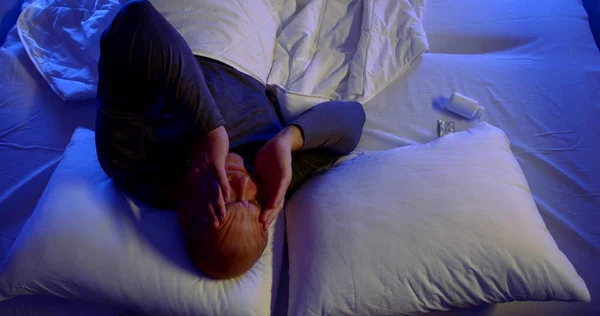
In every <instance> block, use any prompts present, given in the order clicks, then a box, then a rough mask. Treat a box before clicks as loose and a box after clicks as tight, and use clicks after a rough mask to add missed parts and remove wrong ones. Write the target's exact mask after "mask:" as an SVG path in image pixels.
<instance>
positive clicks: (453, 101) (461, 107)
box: [444, 92, 485, 121]
mask: <svg viewBox="0 0 600 316" xmlns="http://www.w3.org/2000/svg"><path fill="white" fill-rule="evenodd" d="M444 108H445V109H446V110H448V111H450V112H453V113H456V114H458V115H460V116H462V117H464V118H467V119H469V120H477V121H481V119H482V117H483V114H484V113H485V107H483V106H481V105H479V102H477V101H475V100H473V99H471V98H468V97H466V96H464V95H462V94H459V93H456V92H455V93H453V94H452V95H451V96H450V99H448V102H446V104H445V105H444Z"/></svg>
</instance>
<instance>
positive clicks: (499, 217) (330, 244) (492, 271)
mask: <svg viewBox="0 0 600 316" xmlns="http://www.w3.org/2000/svg"><path fill="white" fill-rule="evenodd" d="M286 213H287V214H286V222H287V238H288V250H289V269H290V292H289V293H290V295H289V297H290V299H289V315H307V314H311V315H313V314H314V315H316V314H322V315H376V314H386V315H393V314H410V315H412V314H414V313H425V312H430V311H443V310H449V309H451V308H452V307H469V306H474V305H480V304H484V303H496V302H507V301H512V300H536V301H544V300H561V301H583V302H589V301H590V294H589V292H588V290H587V288H586V285H585V283H584V281H583V280H582V279H581V277H579V275H578V274H577V273H576V271H575V269H574V268H573V266H572V265H571V263H570V262H569V261H568V259H567V258H566V257H565V255H564V254H563V253H562V252H561V251H560V250H559V249H558V248H557V246H556V244H555V242H554V240H553V239H552V236H551V235H550V233H549V232H548V231H547V229H546V226H545V225H544V222H543V220H542V218H541V216H540V214H539V213H538V210H537V208H536V205H535V202H534V200H533V198H532V196H531V193H530V190H529V187H528V185H527V181H526V179H525V177H524V175H523V173H522V171H521V168H520V167H519V164H518V163H517V161H516V159H515V158H514V156H513V155H512V152H511V150H510V143H509V141H508V138H507V137H506V135H505V134H504V132H503V131H502V130H500V129H498V128H496V127H493V126H491V125H489V124H487V123H481V124H479V125H476V126H475V127H473V128H471V129H470V130H468V131H465V132H460V133H455V134H450V135H448V136H446V137H444V138H441V139H438V140H436V141H433V142H431V143H428V144H423V145H416V146H406V147H401V148H396V149H392V150H387V151H381V152H369V153H364V154H362V155H360V156H358V157H357V158H355V159H352V160H348V161H345V162H343V163H341V164H339V165H338V166H336V167H334V168H333V169H330V170H329V171H327V172H325V173H322V174H320V175H317V176H314V177H312V178H311V179H309V180H308V181H307V182H306V183H305V184H304V185H303V186H302V187H301V188H300V189H299V190H298V191H297V192H296V193H295V195H294V196H293V197H292V198H291V200H290V202H289V203H288V205H287V208H286Z"/></svg>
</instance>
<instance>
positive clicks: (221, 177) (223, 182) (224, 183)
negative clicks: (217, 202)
mask: <svg viewBox="0 0 600 316" xmlns="http://www.w3.org/2000/svg"><path fill="white" fill-rule="evenodd" d="M216 174H217V179H218V181H219V186H220V187H221V190H222V192H223V199H224V200H225V202H231V187H230V186H229V180H227V173H226V172H225V168H219V169H217V170H216Z"/></svg>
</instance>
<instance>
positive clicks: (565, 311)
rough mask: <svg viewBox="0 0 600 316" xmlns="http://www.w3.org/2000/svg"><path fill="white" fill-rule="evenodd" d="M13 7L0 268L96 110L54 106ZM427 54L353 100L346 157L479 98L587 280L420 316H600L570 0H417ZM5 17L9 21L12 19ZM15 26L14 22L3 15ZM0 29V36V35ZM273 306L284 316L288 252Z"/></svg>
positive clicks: (594, 146)
mask: <svg viewBox="0 0 600 316" xmlns="http://www.w3.org/2000/svg"><path fill="white" fill-rule="evenodd" d="M15 7H18V2H16V1H14V2H13V3H11V1H9V2H8V3H7V4H6V5H5V4H4V2H3V4H2V8H1V9H2V10H0V13H2V14H4V16H5V19H3V24H2V27H3V28H6V30H7V36H6V39H5V41H4V43H3V45H2V48H1V50H0V83H1V86H0V113H1V114H0V117H1V120H0V135H1V136H0V144H1V146H0V152H1V154H0V238H1V239H0V261H2V260H3V259H4V257H5V256H6V254H7V253H8V251H9V249H10V248H11V246H12V244H13V243H14V241H15V239H16V238H17V236H18V235H19V233H20V231H21V229H22V227H23V225H24V224H25V222H26V221H27V219H28V218H29V216H30V215H31V213H32V211H33V210H34V208H35V207H36V203H37V201H38V199H39V197H40V196H41V195H42V192H43V191H44V189H45V187H46V185H47V183H48V180H49V179H50V177H51V175H52V173H53V171H54V169H55V168H56V166H57V165H58V163H59V162H60V161H61V159H62V157H63V153H64V150H65V147H66V146H67V144H68V143H69V141H70V139H71V135H72V134H73V132H74V131H75V129H76V128H77V127H78V126H83V127H86V128H88V129H91V130H93V129H94V119H95V102H94V101H93V100H84V101H64V100H62V99H61V98H59V97H58V96H57V94H56V93H55V92H54V91H53V90H52V89H51V88H50V87H49V85H48V84H47V82H46V81H45V80H44V79H43V78H42V77H41V76H40V73H39V72H38V70H37V69H36V67H35V66H34V65H33V64H32V62H31V60H30V58H29V56H28V55H27V53H26V51H25V49H24V47H23V44H22V43H21V40H20V38H19V36H18V32H17V29H16V28H15V27H12V25H6V24H7V22H4V21H10V20H11V19H14V18H11V16H13V17H14V8H15ZM425 8H426V9H425V11H424V16H423V27H424V29H425V31H426V32H427V39H428V42H429V51H428V52H426V53H423V54H422V55H421V56H420V57H419V58H418V59H417V60H416V61H415V62H414V63H413V64H412V65H411V66H410V68H408V70H407V71H406V72H404V73H402V74H401V75H400V76H399V77H398V78H396V79H395V80H393V82H392V83H391V84H390V85H388V86H387V87H385V88H384V89H383V90H381V91H380V92H378V93H377V94H376V95H375V96H374V97H373V98H370V99H369V100H368V101H367V102H365V104H364V108H365V111H366V114H367V121H366V125H365V128H364V132H363V135H362V138H361V141H360V143H359V145H358V148H357V151H358V152H362V151H377V150H386V149H390V148H395V147H399V146H406V145H414V144H421V143H427V142H430V141H432V140H434V139H436V138H437V125H436V122H437V120H440V119H442V120H453V121H454V122H455V124H456V130H457V131H462V130H466V129H468V128H469V127H470V126H471V125H472V122H469V121H466V120H461V119H460V118H457V117H456V116H453V115H451V114H449V113H448V112H445V111H442V110H439V109H438V107H437V102H438V100H440V99H441V98H444V97H448V96H449V95H451V94H452V93H453V92H460V93H462V94H465V95H467V96H469V97H471V98H473V99H476V100H478V101H479V102H480V103H481V104H482V105H485V107H486V113H485V117H484V119H485V120H486V121H487V122H489V123H491V124H493V125H495V126H497V127H499V128H501V129H503V130H504V131H505V132H506V134H507V136H508V138H509V139H510V141H511V145H512V150H513V152H514V155H515V156H516V158H517V161H518V163H519V164H520V166H521V168H522V169H523V172H524V174H525V176H526V178H527V182H528V183H529V186H530V187H531V191H532V193H533V197H534V199H535V202H536V205H537V207H538V209H539V211H540V213H541V215H542V218H543V220H544V222H545V224H546V226H547V227H548V230H549V231H550V233H551V234H552V237H553V238H554V239H555V241H556V243H557V245H558V247H559V248H560V250H561V251H562V252H563V253H564V254H565V255H566V256H567V257H568V259H569V260H570V261H571V262H572V263H573V265H574V267H575V269H576V270H577V273H578V274H579V275H580V276H581V277H582V279H583V280H584V281H585V283H586V285H587V288H588V289H589V292H590V295H591V297H592V302H591V303H575V302H568V303H567V302H511V303H504V304H494V305H485V306H481V307H476V308H471V309H458V310H454V311H450V312H440V313H432V314H440V315H443V314H457V315H463V314H464V315H598V314H600V305H599V304H597V303H596V302H595V297H596V296H597V295H600V281H599V277H600V272H598V269H597V267H598V266H600V256H599V254H600V237H599V236H600V230H599V228H598V227H599V224H600V213H599V210H600V168H599V167H598V166H597V163H595V159H596V158H597V157H600V145H599V143H598V142H597V141H596V139H595V138H596V136H597V135H598V134H599V133H600V103H599V102H600V101H599V100H600V52H599V49H598V47H597V46H596V44H595V42H594V37H593V34H592V30H591V29H590V25H589V21H588V15H587V12H586V11H585V9H584V6H583V4H582V2H581V1H578V0H560V1H559V0H553V1H501V2H499V1H483V0H482V1H472V0H452V1H450V0H445V1H444V0H429V1H427V2H426V7H425ZM11 12H12V13H11ZM13 21H14V20H13ZM0 34H2V32H0ZM282 257H283V264H282V268H281V278H280V280H279V282H278V284H277V283H276V287H277V288H278V291H277V295H275V296H274V297H273V298H272V300H273V303H272V306H273V308H272V310H273V314H274V315H284V314H286V313H287V310H288V306H287V305H288V296H289V290H288V283H289V280H288V273H287V271H288V268H289V262H288V256H287V250H285V251H284V252H283V254H282ZM0 314H2V315H52V314H56V315H81V314H89V315H135V313H133V312H131V311H128V310H124V309H122V308H117V307H111V306H102V305H95V304H91V303H83V302H76V301H69V300H63V299H58V298H53V297H44V296H32V297H19V298H16V299H11V300H8V301H5V302H1V303H0Z"/></svg>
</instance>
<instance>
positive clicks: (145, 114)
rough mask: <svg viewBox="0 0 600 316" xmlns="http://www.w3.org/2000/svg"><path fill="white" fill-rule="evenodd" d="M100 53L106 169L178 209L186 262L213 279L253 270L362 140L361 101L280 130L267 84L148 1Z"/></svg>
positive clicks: (326, 106) (99, 134)
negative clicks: (299, 203)
mask: <svg viewBox="0 0 600 316" xmlns="http://www.w3.org/2000/svg"><path fill="white" fill-rule="evenodd" d="M100 49H101V56H100V61H99V65H98V69H99V74H100V75H99V82H98V96H97V98H98V112H97V121H96V147H97V152H98V160H99V161H100V165H101V166H102V169H104V171H105V172H106V173H107V174H108V175H109V176H110V177H111V178H113V179H114V180H115V181H116V182H117V183H119V184H120V185H121V186H122V187H123V188H124V189H125V190H126V191H129V192H130V193H131V194H133V195H134V196H136V197H137V198H139V199H140V200H142V201H145V202H147V203H149V204H151V205H153V206H155V207H159V208H169V209H176V210H177V214H178V220H179V224H180V226H181V228H182V231H183V233H184V236H185V238H186V243H187V247H188V251H189V253H190V257H191V258H192V260H193V262H194V264H195V265H196V266H197V267H198V268H199V269H200V270H201V271H203V272H205V273H206V274H209V275H211V276H213V277H216V278H231V277H235V276H239V275H241V274H243V273H244V272H246V271H247V270H249V269H250V268H251V267H252V265H253V264H254V263H255V262H256V261H257V260H258V259H259V258H260V256H261V254H262V252H263V250H264V248H265V246H266V243H267V236H268V234H267V231H268V227H269V225H270V223H271V221H272V220H273V219H274V218H275V217H276V216H277V215H278V213H279V212H280V211H281V209H282V208H283V203H284V198H285V197H286V193H287V196H288V197H289V194H290V193H291V192H293V190H294V189H295V188H297V187H298V185H299V184H300V183H301V182H302V181H303V180H305V179H306V178H307V177H308V176H309V175H310V174H311V173H313V172H314V171H316V170H317V169H320V168H322V167H324V166H328V165H331V164H332V163H333V162H334V161H335V160H336V159H337V158H338V157H340V156H341V155H345V154H348V153H349V152H351V151H352V150H353V149H354V148H355V147H356V145H357V143H358V141H359V139H360V135H361V132H362V127H363V125H364V122H365V113H364V111H363V108H362V106H361V105H360V104H359V103H356V102H342V101H337V102H336V101H334V102H325V103H322V104H320V105H317V106H316V107H314V108H312V109H311V110H309V111H307V112H306V113H304V114H302V116H300V117H299V118H298V119H297V120H295V121H294V122H293V123H292V124H290V125H287V126H285V127H283V126H282V124H281V121H280V119H279V116H278V113H277V110H276V109H277V106H276V105H275V104H273V103H272V102H271V100H270V98H269V95H268V93H267V92H266V88H265V86H264V85H263V84H261V83H260V82H259V81H257V80H256V79H254V78H252V77H250V76H247V75H245V74H243V73H241V72H239V71H237V70H235V69H234V68H232V67H229V66H227V65H225V64H223V63H220V62H218V61H215V60H211V59H208V58H204V57H199V56H194V55H193V54H192V52H191V50H190V48H189V47H188V46H187V44H186V43H185V41H184V39H183V38H182V37H181V36H180V35H179V33H177V31H176V30H175V29H174V28H173V27H172V26H171V25H170V24H169V22H168V21H167V20H165V19H164V18H163V17H162V16H161V15H160V13H159V12H158V11H156V9H155V8H154V7H153V6H152V5H151V4H150V3H149V2H147V1H133V2H129V3H128V4H127V5H125V6H124V7H123V8H122V9H121V11H120V12H119V13H118V15H117V16H116V17H115V19H114V21H113V22H112V24H111V25H110V26H109V27H108V29H107V30H106V31H105V32H104V34H103V35H102V39H101V43H100ZM259 203H260V204H259ZM263 207H264V209H263Z"/></svg>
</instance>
